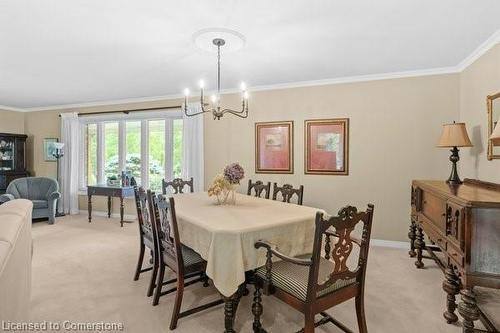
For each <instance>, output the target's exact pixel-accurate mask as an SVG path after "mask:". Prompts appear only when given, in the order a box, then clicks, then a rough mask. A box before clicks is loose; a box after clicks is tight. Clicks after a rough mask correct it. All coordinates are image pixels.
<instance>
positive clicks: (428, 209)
mask: <svg viewBox="0 0 500 333" xmlns="http://www.w3.org/2000/svg"><path fill="white" fill-rule="evenodd" d="M422 213H423V214H424V215H425V216H426V217H427V218H428V219H429V220H430V221H431V222H432V223H433V224H434V225H435V226H436V227H437V228H438V229H439V231H442V232H443V234H444V233H445V232H446V200H444V199H442V198H440V197H438V196H436V195H434V194H432V193H430V192H427V191H424V192H423V194H422Z"/></svg>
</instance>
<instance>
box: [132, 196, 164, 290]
mask: <svg viewBox="0 0 500 333" xmlns="http://www.w3.org/2000/svg"><path fill="white" fill-rule="evenodd" d="M134 194H135V206H136V208H137V220H138V221H139V260H138V261H137V268H136V269H135V274H134V281H137V280H138V279H139V275H140V274H141V273H144V272H148V271H151V270H152V271H153V272H152V274H151V281H150V282H149V287H148V292H147V295H148V297H149V296H151V295H153V289H154V287H155V283H156V275H157V273H158V256H157V254H156V253H157V252H158V251H157V250H156V242H155V241H154V238H155V237H154V232H153V223H151V219H150V215H149V209H148V203H147V195H146V191H145V190H144V188H142V187H140V188H137V186H135V187H134ZM146 247H147V248H148V249H149V251H150V253H151V260H150V264H152V266H151V267H147V268H142V266H143V262H144V252H145V250H146Z"/></svg>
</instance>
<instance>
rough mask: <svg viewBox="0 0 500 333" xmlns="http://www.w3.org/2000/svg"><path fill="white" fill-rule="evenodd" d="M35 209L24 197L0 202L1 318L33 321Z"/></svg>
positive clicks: (15, 320)
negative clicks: (31, 300) (32, 235)
mask: <svg viewBox="0 0 500 333" xmlns="http://www.w3.org/2000/svg"><path fill="white" fill-rule="evenodd" d="M32 210H33V204H32V203H31V201H29V200H24V199H18V200H13V201H9V202H7V203H5V204H2V205H0V320H5V321H14V322H24V321H28V320H29V309H30V296H31V255H32V238H31V212H32Z"/></svg>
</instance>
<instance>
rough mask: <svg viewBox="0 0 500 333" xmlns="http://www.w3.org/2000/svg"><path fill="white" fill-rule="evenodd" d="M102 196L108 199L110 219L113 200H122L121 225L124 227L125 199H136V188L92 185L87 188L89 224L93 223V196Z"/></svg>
mask: <svg viewBox="0 0 500 333" xmlns="http://www.w3.org/2000/svg"><path fill="white" fill-rule="evenodd" d="M93 195H100V196H105V197H108V218H110V217H111V198H112V197H115V198H120V225H121V226H122V227H123V210H124V209H123V199H124V198H130V197H132V198H133V197H134V188H133V187H132V186H109V185H92V186H87V196H88V210H89V223H90V222H92V196H93Z"/></svg>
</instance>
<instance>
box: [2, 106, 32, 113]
mask: <svg viewBox="0 0 500 333" xmlns="http://www.w3.org/2000/svg"><path fill="white" fill-rule="evenodd" d="M0 111H16V112H26V109H22V108H15V107H12V106H7V105H0Z"/></svg>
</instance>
